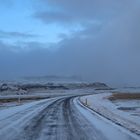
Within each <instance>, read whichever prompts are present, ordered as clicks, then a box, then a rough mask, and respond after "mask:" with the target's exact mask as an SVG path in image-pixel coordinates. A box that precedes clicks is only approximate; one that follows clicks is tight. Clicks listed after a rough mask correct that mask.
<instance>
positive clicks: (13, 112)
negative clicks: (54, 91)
mask: <svg viewBox="0 0 140 140" xmlns="http://www.w3.org/2000/svg"><path fill="white" fill-rule="evenodd" d="M122 130H123V129H120V128H119V127H117V126H116V125H113V124H112V123H110V122H107V121H106V120H105V119H104V118H102V117H100V116H98V115H96V113H95V114H94V113H92V112H90V111H89V110H88V109H86V108H84V107H83V106H82V105H80V103H79V101H78V98H76V97H74V96H68V97H66V96H65V97H57V98H52V99H45V100H41V101H36V102H32V103H27V104H25V105H21V106H17V107H11V108H8V109H4V110H1V111H0V139H2V140H112V139H113V140H115V139H117V140H118V139H119V140H135V139H137V137H135V136H133V135H131V134H130V133H128V132H127V131H122Z"/></svg>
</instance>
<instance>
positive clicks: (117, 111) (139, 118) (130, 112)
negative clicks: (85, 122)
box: [80, 93, 140, 136]
mask: <svg viewBox="0 0 140 140" xmlns="http://www.w3.org/2000/svg"><path fill="white" fill-rule="evenodd" d="M111 95H112V93H101V94H96V95H90V96H85V97H81V98H80V100H81V101H82V103H84V104H85V105H86V106H88V107H89V108H91V109H92V110H94V111H95V112H97V113H98V114H100V115H102V116H104V117H105V118H107V119H109V120H111V121H112V122H114V123H116V124H118V125H120V126H122V127H124V128H126V129H128V130H130V131H131V132H133V133H135V134H137V135H139V136H140V100H115V101H113V102H112V101H110V100H108V97H109V96H111Z"/></svg>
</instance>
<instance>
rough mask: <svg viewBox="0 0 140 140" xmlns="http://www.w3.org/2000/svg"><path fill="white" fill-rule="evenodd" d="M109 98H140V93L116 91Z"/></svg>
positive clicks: (112, 99)
mask: <svg viewBox="0 0 140 140" xmlns="http://www.w3.org/2000/svg"><path fill="white" fill-rule="evenodd" d="M108 99H109V100H111V101H114V100H140V93H114V94H112V95H111V96H110V97H108Z"/></svg>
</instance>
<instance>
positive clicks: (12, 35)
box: [0, 30, 37, 38]
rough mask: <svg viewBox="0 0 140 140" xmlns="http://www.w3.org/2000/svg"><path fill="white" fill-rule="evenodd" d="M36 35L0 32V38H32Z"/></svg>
mask: <svg viewBox="0 0 140 140" xmlns="http://www.w3.org/2000/svg"><path fill="white" fill-rule="evenodd" d="M33 37H37V35H34V34H30V33H23V32H7V31H3V30H0V38H33Z"/></svg>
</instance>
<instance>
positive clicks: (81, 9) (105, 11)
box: [34, 0, 131, 24]
mask: <svg viewBox="0 0 140 140" xmlns="http://www.w3.org/2000/svg"><path fill="white" fill-rule="evenodd" d="M40 1H41V2H43V4H44V3H45V4H46V6H47V5H49V6H50V7H52V10H49V11H48V10H47V8H46V11H41V10H40V11H38V12H36V13H35V15H34V17H36V18H38V19H40V20H42V21H43V22H45V23H56V22H59V23H62V22H63V23H70V24H71V23H72V22H73V23H75V22H76V23H83V22H91V21H93V22H94V21H95V20H108V19H110V18H113V17H114V16H117V15H118V14H119V15H120V14H121V12H122V11H123V10H124V9H126V8H128V9H129V7H130V3H131V0H123V1H122V0H118V1H115V0H106V1H104V0H82V1H81V0H77V1H75V0H71V1H69V0H61V1H58V0H40Z"/></svg>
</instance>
